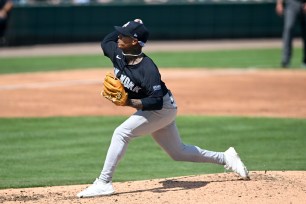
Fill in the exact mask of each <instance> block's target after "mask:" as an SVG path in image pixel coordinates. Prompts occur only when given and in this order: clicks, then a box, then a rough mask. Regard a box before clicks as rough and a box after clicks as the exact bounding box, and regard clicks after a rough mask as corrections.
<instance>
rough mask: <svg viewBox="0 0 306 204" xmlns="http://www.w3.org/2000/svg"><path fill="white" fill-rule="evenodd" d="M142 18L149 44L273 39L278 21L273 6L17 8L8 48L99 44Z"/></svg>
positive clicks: (253, 4)
mask: <svg viewBox="0 0 306 204" xmlns="http://www.w3.org/2000/svg"><path fill="white" fill-rule="evenodd" d="M135 18H142V19H143V21H144V22H145V23H146V25H147V27H148V28H149V29H150V31H151V40H163V39H164V40H170V39H171V40H179V39H218V38H227V39H231V38H275V37H280V36H281V32H282V18H280V17H278V16H277V15H276V13H275V3H227V4H225V3H205V4H177V5H175V4H162V5H144V4H139V5H126V4H125V5H101V4H91V5H82V6H77V5H56V6H54V5H53V6H52V5H36V6H18V5H17V6H15V8H14V10H13V11H12V13H11V19H10V22H9V28H8V31H7V38H8V40H9V42H10V45H28V44H45V43H71V42H93V41H100V40H101V39H102V38H103V36H105V35H106V34H107V33H108V32H110V31H111V30H112V29H113V27H112V26H113V25H123V24H124V23H125V22H126V21H128V20H130V19H135Z"/></svg>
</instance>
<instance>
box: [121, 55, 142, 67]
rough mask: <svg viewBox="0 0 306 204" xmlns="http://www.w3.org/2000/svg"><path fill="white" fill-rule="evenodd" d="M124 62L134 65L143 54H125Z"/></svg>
mask: <svg viewBox="0 0 306 204" xmlns="http://www.w3.org/2000/svg"><path fill="white" fill-rule="evenodd" d="M125 59H126V62H127V64H128V65H136V64H139V63H140V62H141V61H142V59H143V55H140V56H136V57H135V56H125Z"/></svg>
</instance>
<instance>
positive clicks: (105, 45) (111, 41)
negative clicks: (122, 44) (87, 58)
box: [101, 31, 119, 61]
mask: <svg viewBox="0 0 306 204" xmlns="http://www.w3.org/2000/svg"><path fill="white" fill-rule="evenodd" d="M118 35H119V33H118V32H117V31H114V32H111V33H109V34H108V35H106V36H105V38H104V39H103V41H102V42H101V48H102V50H103V53H104V55H105V56H106V57H108V58H110V60H111V61H114V60H115V56H116V50H117V49H118V45H117V40H118Z"/></svg>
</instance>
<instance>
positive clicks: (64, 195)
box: [0, 171, 306, 204]
mask: <svg viewBox="0 0 306 204" xmlns="http://www.w3.org/2000/svg"><path fill="white" fill-rule="evenodd" d="M250 177H251V180H248V181H244V180H241V179H239V178H238V177H237V176H236V175H235V174H233V173H222V174H207V175H198V176H185V177H176V178H167V179H154V180H146V181H134V182H122V183H114V188H115V189H116V194H115V195H112V196H106V197H97V198H86V199H84V198H83V199H79V198H77V197H76V194H77V193H78V192H79V191H81V190H83V189H84V188H85V187H87V186H88V185H75V186H54V187H44V188H43V187H42V188H26V189H6V190H1V191H0V203H40V204H45V203H48V204H49V203H61V204H62V203H88V204H91V203H108V204H113V203H114V204H120V203H122V204H127V203H128V204H149V203H150V204H151V203H165V204H166V203H175V204H186V203H192V204H196V203H275V204H276V203H277V204H279V203H304V202H305V200H306V172H304V171H302V172H294V171H286V172H277V171H271V172H270V171H268V172H250Z"/></svg>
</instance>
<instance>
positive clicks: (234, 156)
mask: <svg viewBox="0 0 306 204" xmlns="http://www.w3.org/2000/svg"><path fill="white" fill-rule="evenodd" d="M224 158H225V165H224V168H226V169H227V170H232V171H234V172H236V173H237V174H239V175H240V176H241V177H242V178H244V179H249V172H248V170H247V168H246V166H245V165H244V164H243V162H242V161H241V159H240V157H239V155H238V153H237V152H236V150H235V149H234V147H230V148H228V150H226V151H225V152H224Z"/></svg>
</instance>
